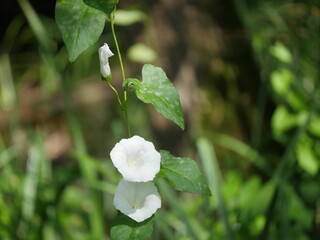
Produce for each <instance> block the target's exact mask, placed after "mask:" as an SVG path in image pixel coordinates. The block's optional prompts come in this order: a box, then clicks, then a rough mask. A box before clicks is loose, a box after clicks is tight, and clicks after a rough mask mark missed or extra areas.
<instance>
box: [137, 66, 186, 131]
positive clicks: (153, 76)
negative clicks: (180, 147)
mask: <svg viewBox="0 0 320 240" xmlns="http://www.w3.org/2000/svg"><path fill="white" fill-rule="evenodd" d="M142 79H143V81H142V82H140V84H139V85H138V86H136V91H135V93H136V95H137V97H138V98H139V99H140V100H141V101H143V102H145V103H151V104H152V105H153V106H154V108H155V109H156V110H157V111H158V112H159V113H160V114H161V115H163V116H164V117H166V118H168V119H169V120H172V121H173V122H175V123H176V124H177V125H178V126H179V127H180V128H181V129H182V130H183V129H184V120H183V113H182V107H181V104H180V99H179V94H178V92H177V90H176V89H175V87H174V86H173V84H172V83H171V82H170V80H169V79H168V78H167V76H166V74H165V72H164V71H163V70H162V69H161V68H160V67H155V66H153V65H151V64H145V65H144V66H143V68H142Z"/></svg>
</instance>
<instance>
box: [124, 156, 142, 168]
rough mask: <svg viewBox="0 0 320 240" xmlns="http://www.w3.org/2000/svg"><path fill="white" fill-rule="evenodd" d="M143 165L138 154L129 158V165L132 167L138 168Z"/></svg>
mask: <svg viewBox="0 0 320 240" xmlns="http://www.w3.org/2000/svg"><path fill="white" fill-rule="evenodd" d="M141 165H142V161H141V160H140V159H139V158H137V157H136V156H129V157H128V159H127V166H128V167H129V168H132V169H136V168H138V167H140V166H141Z"/></svg>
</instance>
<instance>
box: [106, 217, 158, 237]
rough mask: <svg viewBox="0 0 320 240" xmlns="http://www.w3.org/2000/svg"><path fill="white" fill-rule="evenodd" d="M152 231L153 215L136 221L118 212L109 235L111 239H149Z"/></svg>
mask: <svg viewBox="0 0 320 240" xmlns="http://www.w3.org/2000/svg"><path fill="white" fill-rule="evenodd" d="M152 231H153V217H150V218H148V219H146V220H145V221H143V222H141V223H138V222H136V221H134V220H132V219H131V218H129V217H127V216H126V215H124V214H122V213H120V214H119V215H118V216H117V217H116V219H115V220H114V222H113V224H112V227H111V231H110V235H111V239H112V240H136V239H139V240H144V239H149V238H150V236H151V234H152Z"/></svg>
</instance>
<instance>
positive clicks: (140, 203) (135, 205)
mask: <svg viewBox="0 0 320 240" xmlns="http://www.w3.org/2000/svg"><path fill="white" fill-rule="evenodd" d="M143 204H144V202H143V201H141V200H135V201H134V202H133V204H132V208H133V209H139V208H142V207H143Z"/></svg>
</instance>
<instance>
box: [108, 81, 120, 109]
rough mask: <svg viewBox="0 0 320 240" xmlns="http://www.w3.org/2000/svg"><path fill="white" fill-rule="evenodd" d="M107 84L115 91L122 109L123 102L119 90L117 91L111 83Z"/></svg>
mask: <svg viewBox="0 0 320 240" xmlns="http://www.w3.org/2000/svg"><path fill="white" fill-rule="evenodd" d="M107 84H108V86H109V87H110V88H111V89H112V90H113V91H114V93H115V94H116V96H117V100H118V103H119V105H120V107H121V108H122V102H121V99H120V97H119V93H118V91H117V89H115V88H114V86H112V85H111V83H110V82H107Z"/></svg>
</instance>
